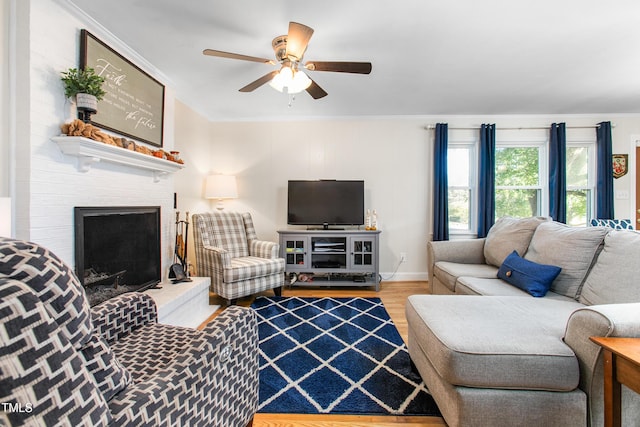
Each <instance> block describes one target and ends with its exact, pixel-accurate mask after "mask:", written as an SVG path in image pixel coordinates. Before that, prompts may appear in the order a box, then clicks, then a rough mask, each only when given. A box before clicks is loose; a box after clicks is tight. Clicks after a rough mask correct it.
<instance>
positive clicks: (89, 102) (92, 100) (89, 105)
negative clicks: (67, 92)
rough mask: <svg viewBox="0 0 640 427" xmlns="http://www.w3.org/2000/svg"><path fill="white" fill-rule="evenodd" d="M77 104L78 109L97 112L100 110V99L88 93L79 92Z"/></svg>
mask: <svg viewBox="0 0 640 427" xmlns="http://www.w3.org/2000/svg"><path fill="white" fill-rule="evenodd" d="M76 106H77V108H78V110H81V111H88V112H91V113H95V112H97V111H98V99H97V98H96V97H95V96H93V95H89V94H88V93H79V94H77V95H76Z"/></svg>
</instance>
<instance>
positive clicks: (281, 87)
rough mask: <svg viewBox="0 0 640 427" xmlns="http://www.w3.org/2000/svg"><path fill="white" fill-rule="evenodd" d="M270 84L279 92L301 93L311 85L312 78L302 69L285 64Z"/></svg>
mask: <svg viewBox="0 0 640 427" xmlns="http://www.w3.org/2000/svg"><path fill="white" fill-rule="evenodd" d="M269 86H271V87H272V88H274V89H275V90H277V91H278V92H285V88H286V92H287V93H289V94H294V93H300V92H302V91H303V90H305V89H306V88H308V87H309V86H311V79H310V78H309V77H308V76H307V75H306V74H305V73H303V72H302V71H298V70H294V69H292V68H291V67H289V66H287V65H283V66H282V68H281V69H280V72H279V73H278V74H276V76H275V77H274V78H273V79H272V80H271V81H270V82H269Z"/></svg>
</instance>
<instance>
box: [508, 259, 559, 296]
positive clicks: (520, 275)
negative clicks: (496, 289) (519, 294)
mask: <svg viewBox="0 0 640 427" xmlns="http://www.w3.org/2000/svg"><path fill="white" fill-rule="evenodd" d="M560 270H561V268H560V267H556V266H555V265H546V264H538V263H536V262H533V261H529V260H527V259H524V258H522V257H520V255H518V252H516V251H513V252H512V253H511V255H509V256H508V257H506V258H505V260H504V262H503V263H502V265H501V266H500V268H499V269H498V277H499V278H500V279H502V280H504V281H505V282H507V283H509V284H511V285H513V286H515V287H517V288H519V289H522V290H523V291H526V292H527V293H529V294H531V295H532V296H534V297H543V296H545V294H546V293H547V291H548V290H549V288H550V287H551V283H552V282H553V280H554V279H555V278H556V277H558V274H560Z"/></svg>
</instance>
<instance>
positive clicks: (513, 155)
mask: <svg viewBox="0 0 640 427" xmlns="http://www.w3.org/2000/svg"><path fill="white" fill-rule="evenodd" d="M545 153H546V150H544V148H543V146H542V145H537V146H536V145H534V146H531V145H509V146H507V145H500V146H499V145H497V146H496V178H495V180H496V181H495V182H496V212H495V213H496V219H497V218H500V217H502V216H505V215H508V216H512V217H516V218H525V217H530V216H538V215H540V214H541V212H543V208H545V207H546V205H547V204H546V203H545V202H544V200H546V199H545V195H546V194H548V191H547V190H546V189H545V190H543V189H544V188H545V185H544V184H546V181H547V180H546V176H545V174H544V168H543V167H542V166H543V165H544V164H545V163H544V162H543V155H544V154H545ZM543 204H544V205H545V206H543Z"/></svg>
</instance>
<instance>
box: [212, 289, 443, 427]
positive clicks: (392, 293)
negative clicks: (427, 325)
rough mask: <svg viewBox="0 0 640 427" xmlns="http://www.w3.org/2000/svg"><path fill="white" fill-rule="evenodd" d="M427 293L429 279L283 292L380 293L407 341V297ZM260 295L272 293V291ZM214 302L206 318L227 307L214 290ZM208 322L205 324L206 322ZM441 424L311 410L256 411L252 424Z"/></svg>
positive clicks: (339, 426)
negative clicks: (216, 306) (214, 308)
mask: <svg viewBox="0 0 640 427" xmlns="http://www.w3.org/2000/svg"><path fill="white" fill-rule="evenodd" d="M424 293H427V282H383V283H382V284H381V287H380V291H379V292H376V291H375V290H373V288H357V287H353V288H351V287H336V288H326V287H325V288H303V287H293V288H291V289H289V288H287V289H284V290H283V291H282V295H283V296H299V297H325V296H334V297H379V298H380V299H382V302H383V304H384V306H385V308H386V309H387V312H388V313H389V316H391V319H392V320H393V323H395V325H396V327H397V328H398V331H399V332H400V335H401V336H402V339H403V340H404V341H405V343H406V342H407V336H408V329H407V328H408V327H407V320H406V318H405V315H404V307H405V301H406V299H407V297H408V296H409V295H413V294H424ZM259 295H269V296H271V295H273V291H268V292H263V293H262V294H259ZM210 298H211V304H220V305H221V306H222V308H221V309H220V310H218V311H217V312H216V313H214V314H213V316H212V317H211V318H210V319H208V320H207V322H208V321H210V320H211V319H212V318H214V317H215V316H217V315H218V314H219V313H220V312H222V310H224V302H223V301H222V300H221V299H220V298H219V297H218V296H217V295H215V294H211V297H210ZM254 299H255V297H248V298H243V299H241V300H239V301H238V305H241V306H244V307H248V306H250V305H251V303H252V302H253V300H254ZM207 322H205V324H206V323H207ZM374 426H375V427H393V426H403V427H436V426H439V427H442V426H446V423H445V422H444V420H443V419H442V418H440V417H419V416H410V417H409V416H408V417H404V416H371V415H323V414H322V415H310V414H256V415H255V418H254V420H253V427H374Z"/></svg>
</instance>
